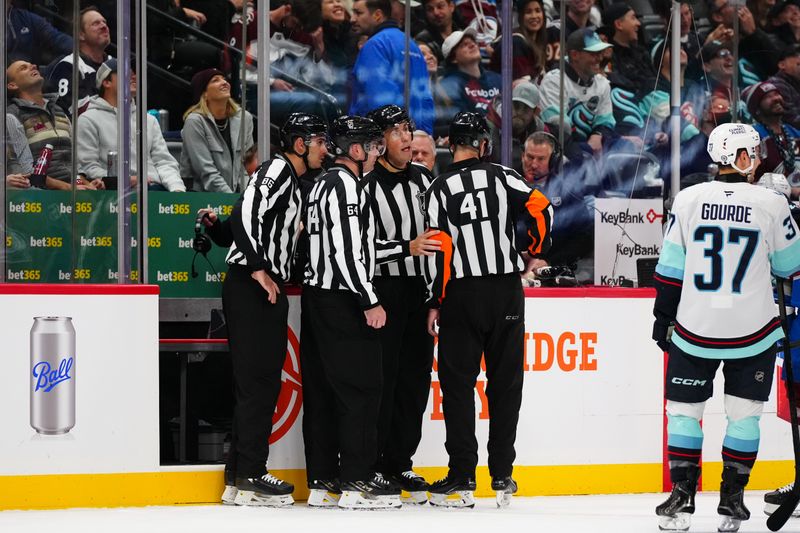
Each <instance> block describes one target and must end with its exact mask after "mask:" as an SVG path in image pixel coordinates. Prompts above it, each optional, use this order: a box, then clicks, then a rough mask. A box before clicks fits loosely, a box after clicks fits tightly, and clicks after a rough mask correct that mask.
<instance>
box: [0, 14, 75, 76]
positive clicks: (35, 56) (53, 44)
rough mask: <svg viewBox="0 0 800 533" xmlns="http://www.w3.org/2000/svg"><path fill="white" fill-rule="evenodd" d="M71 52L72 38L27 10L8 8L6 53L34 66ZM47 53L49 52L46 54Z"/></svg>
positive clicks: (13, 59)
mask: <svg viewBox="0 0 800 533" xmlns="http://www.w3.org/2000/svg"><path fill="white" fill-rule="evenodd" d="M70 53H72V37H70V36H69V35H67V34H65V33H61V32H60V31H58V30H57V29H55V28H54V27H53V26H52V25H51V24H50V23H49V22H48V21H47V20H46V19H44V18H42V17H40V16H39V15H36V14H34V13H31V12H30V11H27V10H25V9H20V8H18V7H13V5H12V3H11V2H7V7H6V56H7V61H8V64H11V63H12V62H14V61H17V60H23V61H28V62H30V63H33V64H35V65H42V64H45V63H49V62H50V61H51V60H52V59H53V58H55V57H60V56H62V55H64V54H70ZM45 54H48V55H45Z"/></svg>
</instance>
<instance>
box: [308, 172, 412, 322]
mask: <svg viewBox="0 0 800 533" xmlns="http://www.w3.org/2000/svg"><path fill="white" fill-rule="evenodd" d="M307 202H308V204H307V205H306V207H305V210H304V212H303V226H304V227H305V230H306V231H307V232H308V264H307V265H306V274H305V280H304V283H305V284H306V285H310V286H312V287H317V288H319V289H332V290H342V289H344V290H349V291H351V292H353V293H355V294H356V296H357V298H358V302H359V304H360V305H361V307H362V308H364V309H369V308H372V307H375V306H377V305H379V303H380V302H379V301H378V295H377V293H376V292H375V287H374V286H373V284H372V277H373V276H374V274H375V266H376V264H377V263H379V262H385V261H396V260H398V259H400V258H401V257H403V255H404V252H403V247H402V244H401V243H400V242H399V241H384V240H376V238H375V216H374V214H373V212H372V205H371V200H370V198H369V194H368V193H367V191H366V189H365V188H364V185H363V184H362V183H361V182H360V181H359V180H358V178H357V177H356V176H355V175H353V174H352V173H351V172H350V170H349V169H348V168H346V167H344V166H339V165H335V166H333V167H331V168H330V169H329V170H328V172H326V173H325V174H324V175H323V176H322V177H321V178H320V179H319V181H318V182H317V183H316V184H314V187H313V188H312V189H311V192H310V193H309V195H308V199H307Z"/></svg>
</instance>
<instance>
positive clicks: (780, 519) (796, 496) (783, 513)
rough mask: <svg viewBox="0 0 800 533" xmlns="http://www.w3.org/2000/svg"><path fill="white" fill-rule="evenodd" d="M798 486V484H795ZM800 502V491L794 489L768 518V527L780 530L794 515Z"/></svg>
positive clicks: (771, 529)
mask: <svg viewBox="0 0 800 533" xmlns="http://www.w3.org/2000/svg"><path fill="white" fill-rule="evenodd" d="M795 486H797V485H795ZM798 503H800V491H797V490H792V492H791V493H790V494H789V496H788V497H787V498H786V501H784V502H783V503H782V504H781V505H780V507H778V508H777V509H775V512H774V513H772V515H771V516H770V517H769V518H767V527H768V528H769V530H770V531H778V530H779V529H780V528H782V527H783V526H784V525H785V524H786V521H787V520H789V518H790V517H791V516H792V513H793V512H794V510H795V508H796V507H797V504H798Z"/></svg>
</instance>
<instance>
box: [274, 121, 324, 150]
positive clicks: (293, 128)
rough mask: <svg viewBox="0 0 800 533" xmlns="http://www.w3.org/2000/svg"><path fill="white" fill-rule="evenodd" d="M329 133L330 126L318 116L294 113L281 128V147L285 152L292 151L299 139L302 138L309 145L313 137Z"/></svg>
mask: <svg viewBox="0 0 800 533" xmlns="http://www.w3.org/2000/svg"><path fill="white" fill-rule="evenodd" d="M327 133H328V125H327V124H325V122H324V121H323V120H322V119H321V118H319V117H318V116H317V115H309V114H308V113H292V114H291V115H289V118H287V119H286V122H285V123H284V124H283V127H282V128H281V147H282V148H283V149H284V150H292V149H293V148H292V146H293V144H294V140H295V139H296V138H297V137H300V138H302V139H303V140H304V141H305V143H306V145H308V143H309V139H310V138H311V137H314V136H317V135H326V134H327Z"/></svg>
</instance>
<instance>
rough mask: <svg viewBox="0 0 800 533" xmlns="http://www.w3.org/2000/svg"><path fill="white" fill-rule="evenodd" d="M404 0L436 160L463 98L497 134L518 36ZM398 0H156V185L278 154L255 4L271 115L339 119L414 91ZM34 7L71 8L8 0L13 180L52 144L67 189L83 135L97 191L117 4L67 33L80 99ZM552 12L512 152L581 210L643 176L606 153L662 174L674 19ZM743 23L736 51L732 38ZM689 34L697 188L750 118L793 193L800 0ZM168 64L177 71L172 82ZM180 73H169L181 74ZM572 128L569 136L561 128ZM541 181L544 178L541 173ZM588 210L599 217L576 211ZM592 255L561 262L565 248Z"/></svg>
mask: <svg viewBox="0 0 800 533" xmlns="http://www.w3.org/2000/svg"><path fill="white" fill-rule="evenodd" d="M405 1H408V2H409V3H410V8H411V10H412V15H413V16H412V17H411V27H410V28H408V30H409V32H410V34H411V35H412V37H413V40H412V41H411V42H410V43H409V52H410V57H409V58H408V59H409V61H408V63H409V67H410V76H409V78H410V80H409V81H410V84H409V89H410V94H409V111H410V114H411V116H412V117H413V119H414V121H415V125H416V129H417V130H419V131H420V132H424V133H425V134H424V135H423V134H422V133H419V134H418V135H417V136H416V138H415V142H414V153H415V159H417V158H419V159H418V160H419V161H424V162H425V164H426V165H428V164H430V166H431V167H435V166H436V165H437V157H436V156H437V149H438V154H439V155H440V159H442V157H441V154H442V153H444V152H445V150H443V149H444V148H446V147H447V139H446V131H447V125H448V123H449V121H450V120H451V118H452V117H453V116H454V115H455V114H456V113H457V112H459V111H478V112H480V113H484V114H485V115H486V117H487V119H488V122H489V124H490V127H491V128H492V132H493V137H494V141H495V145H496V146H497V145H498V144H499V142H500V129H501V125H502V118H503V117H504V115H503V109H502V106H501V105H500V102H501V90H502V83H501V79H502V77H501V68H500V65H501V61H500V57H501V53H502V43H501V39H502V35H503V33H504V31H506V29H505V28H502V27H500V24H499V7H500V3H499V2H496V0H419V1H418V0H405ZM405 1H401V0H272V1H271V2H269V4H267V3H266V2H265V1H264V0H249V1H248V0H180V1H179V0H152V1H150V2H148V4H149V5H150V7H151V8H152V9H149V10H148V24H149V28H148V32H147V37H146V38H147V42H148V60H149V62H150V64H151V66H154V67H157V69H160V70H156V71H153V72H156V74H150V75H149V78H150V83H149V85H150V86H149V87H148V103H149V106H150V107H151V108H165V109H167V110H168V111H169V117H170V119H169V122H168V123H166V124H164V123H162V126H165V129H166V130H169V131H165V132H163V133H164V134H165V135H166V136H167V138H168V139H169V138H170V136H171V138H172V139H177V133H178V132H180V133H181V137H180V139H181V141H182V143H183V149H182V150H181V155H180V157H179V158H178V159H179V160H180V162H179V164H178V161H175V159H174V158H172V156H170V155H169V152H168V150H166V145H165V143H164V139H163V136H162V132H161V130H160V128H159V126H158V124H157V123H156V121H155V119H153V118H152V117H150V118H148V121H147V128H148V139H152V143H155V144H152V143H151V146H149V147H148V149H149V150H150V151H151V154H150V155H149V157H150V158H151V159H149V160H148V170H147V182H148V184H149V185H150V186H153V187H154V188H158V187H161V188H163V189H166V190H170V191H180V190H184V189H185V187H184V186H183V185H182V183H181V181H182V180H180V179H179V178H188V179H191V180H192V183H193V186H192V188H193V189H194V190H198V191H219V192H236V191H240V190H242V188H243V186H244V184H245V183H246V180H247V175H248V170H247V169H248V168H252V166H253V161H254V160H255V161H257V160H259V159H264V157H266V154H262V155H261V156H259V155H257V154H255V153H254V150H255V148H254V146H255V141H256V138H255V137H256V136H257V131H259V129H258V128H255V126H254V124H255V123H256V122H257V118H256V117H254V115H256V109H257V105H256V102H257V100H258V97H259V96H260V94H261V91H260V90H259V88H258V86H257V83H256V82H257V80H256V69H257V63H258V60H259V58H258V57H257V52H256V51H257V46H256V45H257V38H258V32H257V28H256V14H257V12H258V9H269V23H270V27H269V32H268V34H269V39H270V57H269V61H270V64H271V65H272V67H273V69H272V71H271V76H270V79H269V84H270V88H271V96H270V103H271V118H272V122H273V123H276V124H277V123H280V122H281V119H282V117H285V116H287V115H288V114H289V113H291V112H293V111H306V112H311V113H316V114H318V115H320V116H322V117H323V118H324V119H326V120H328V121H330V120H332V119H333V118H334V117H335V116H338V115H339V114H341V113H342V112H344V111H347V112H349V113H353V114H361V115H364V114H366V113H367V112H369V111H370V110H372V109H374V108H376V107H378V106H381V105H385V104H389V103H394V104H399V105H404V104H405V97H404V88H405V76H404V72H405V66H406V58H405V47H406V43H405V37H404V30H405V28H404V25H405V16H404V13H405V9H406V5H405ZM565 1H567V0H565ZM36 4H47V6H50V7H51V8H53V6H56V7H55V8H53V9H55V11H56V12H59V9H58V6H59V5H60V4H61V3H60V2H57V1H56V2H47V3H43V2H27V3H25V4H23V3H22V2H16V3H14V2H12V3H8V7H7V13H6V17H7V26H8V31H7V41H6V47H7V52H8V54H7V55H8V61H7V71H6V74H7V82H8V85H7V104H8V105H7V112H8V116H7V117H6V124H7V130H9V134H8V138H9V141H11V140H13V139H17V140H19V139H20V138H27V139H28V141H29V142H28V147H27V148H28V151H27V153H25V151H24V150H22V149H21V148H19V147H18V146H17V145H19V144H20V143H19V142H17V143H16V144H12V143H11V142H8V143H7V150H6V151H7V158H8V159H9V162H10V164H9V169H13V172H12V171H9V172H8V174H9V178H8V179H7V184H8V185H9V186H17V187H24V186H25V185H26V180H25V176H26V170H28V169H29V166H30V161H31V159H35V158H36V157H37V155H38V153H39V152H40V149H41V147H42V146H43V145H44V144H52V145H53V147H54V154H53V162H52V164H51V170H50V171H49V173H48V174H49V179H48V180H47V185H48V186H49V187H53V188H64V187H69V186H71V182H72V178H73V176H72V175H71V172H72V170H71V165H70V164H69V163H70V160H69V158H70V154H71V151H72V143H73V142H77V143H78V164H77V168H78V176H76V180H80V183H79V185H80V186H81V187H84V188H96V187H101V186H102V181H98V177H100V176H101V174H103V172H104V171H105V169H104V167H105V162H104V157H105V154H104V152H108V151H111V150H112V148H115V145H113V146H112V144H113V143H111V144H109V143H108V142H107V139H112V138H115V135H113V134H111V133H109V134H106V133H105V131H104V130H106V129H111V128H112V125H113V123H114V120H112V119H114V118H115V117H116V101H115V98H110V97H109V91H113V89H111V85H112V84H115V79H114V77H113V76H110V75H106V78H105V79H104V80H99V79H98V77H97V72H98V71H99V69H101V68H102V65H104V64H105V63H107V62H108V60H109V59H110V58H111V56H113V55H114V52H115V48H114V44H113V41H114V40H115V35H114V34H113V27H114V25H115V20H114V19H115V15H116V14H115V13H111V12H110V11H113V9H111V8H110V7H108V5H106V4H107V3H100V4H98V6H99V7H87V8H86V9H84V10H82V11H81V18H80V21H79V22H78V24H77V26H76V27H77V30H76V31H77V33H76V34H75V36H74V37H75V39H77V41H78V48H79V50H80V59H79V61H78V87H77V91H78V99H77V100H78V109H77V110H73V109H72V92H73V90H75V88H73V87H72V78H73V74H72V73H73V68H74V65H73V61H72V55H71V50H72V46H73V38H72V37H71V34H72V31H71V29H70V28H71V27H70V26H69V25H68V22H65V21H64V19H59V18H57V17H50V18H48V16H47V12H46V10H45V11H42V10H38V11H37V9H36ZM65 4H66V3H65ZM112 4H113V3H112ZM559 7H560V6H559V0H517V1H516V2H515V3H514V17H513V26H512V27H511V28H509V29H508V31H509V32H511V33H512V40H511V42H512V46H513V61H512V73H511V75H512V78H513V91H514V92H513V108H512V110H511V111H510V112H509V113H508V114H507V115H508V116H509V118H510V119H511V120H512V139H510V142H511V143H512V154H513V164H512V166H514V167H515V168H516V169H517V170H519V171H520V172H521V173H522V174H523V175H524V176H525V177H526V179H528V180H529V181H530V182H531V183H532V184H533V185H535V186H540V187H542V188H543V189H544V188H547V189H548V190H555V189H554V187H555V185H553V183H554V181H556V180H568V181H569V185H570V186H569V187H568V191H569V194H566V195H565V194H561V193H559V194H558V195H557V196H559V197H562V196H563V197H567V196H568V197H570V198H581V199H582V200H581V202H582V203H583V204H586V205H587V206H588V205H589V201H588V200H587V199H588V198H590V197H594V196H597V195H602V194H612V195H613V193H614V192H626V191H627V192H630V188H631V187H633V186H634V185H632V184H625V187H622V189H621V190H617V191H614V190H610V188H613V187H617V189H620V187H619V184H618V183H617V184H614V185H612V184H609V182H608V181H607V180H606V178H607V172H606V168H605V163H606V161H607V159H608V157H609V156H610V155H612V154H614V155H616V154H620V153H622V154H629V156H630V157H631V158H633V159H635V158H646V160H647V161H649V162H654V163H655V164H657V168H658V171H659V172H660V177H661V178H663V179H664V181H665V182H666V183H668V181H669V175H670V171H671V169H670V157H669V155H670V152H671V146H670V143H671V142H672V141H671V133H672V132H671V131H670V128H671V122H670V120H669V118H670V93H671V82H672V80H671V69H670V61H671V57H670V46H668V44H669V39H668V35H667V32H666V28H668V27H669V22H670V2H669V1H667V0H633V2H632V3H627V2H624V1H618V0H568V4H567V6H566V17H565V19H564V20H559V19H558V12H559ZM68 11H69V10H68V9H61V10H60V13H61V14H62V15H63V14H64V13H67V12H68ZM67 18H68V17H67ZM737 19H738V26H739V31H740V39H739V42H738V50H737V52H738V59H739V60H738V63H736V62H735V55H736V54H734V49H733V46H734V31H733V26H734V21H735V20H737ZM110 28H111V29H110ZM680 28H681V30H680V31H681V36H680V39H681V56H680V66H681V68H680V72H681V79H680V86H681V98H682V105H681V107H680V119H681V121H680V131H679V132H678V133H679V139H680V143H681V153H682V157H681V169H680V170H681V175H682V177H684V178H686V180H687V183H688V182H691V181H692V180H693V179H697V175H698V174H704V173H705V174H707V173H708V163H709V162H710V161H709V160H708V156H707V154H706V151H705V142H706V140H707V135H708V133H709V132H710V130H711V129H713V127H714V126H715V125H716V124H719V123H722V122H726V121H730V120H742V121H745V122H748V123H752V124H754V125H755V126H756V127H757V129H758V130H759V132H760V133H761V135H762V137H763V138H764V140H765V142H764V161H763V163H762V165H761V168H760V170H759V173H764V172H781V173H783V174H785V175H786V176H787V177H788V178H789V181H790V183H791V184H792V186H793V190H794V191H795V192H800V177H799V176H800V173H798V172H797V171H798V170H800V168H799V167H797V166H796V165H797V160H798V155H800V151H799V150H798V138H800V130H798V129H797V128H800V0H748V1H747V5H746V6H744V7H738V8H737V7H735V5H734V3H733V2H729V1H727V0H703V1H701V2H692V3H689V2H683V3H682V4H681V9H680ZM562 33H563V34H564V35H563V38H564V40H565V42H566V46H565V48H564V49H563V50H562V49H561V47H560V40H561V38H562ZM245 38H246V40H247V46H246V47H245V48H246V55H245V58H244V61H245V62H246V67H245V72H244V77H245V82H246V84H245V85H246V86H247V90H246V91H245V92H244V94H242V93H241V91H240V89H239V87H240V76H241V68H240V67H241V61H242V56H241V54H240V53H239V52H238V51H237V49H239V48H242V46H243V41H244V40H245ZM562 55H563V56H564V59H565V72H564V73H563V79H564V83H565V87H564V93H565V97H566V100H565V102H564V105H563V107H562V105H561V100H560V95H561V78H562V73H561V72H560V71H559V59H560V57H561V56H562ZM159 72H162V73H167V74H168V76H167V77H166V78H161V77H159V76H160V74H158V73H159ZM170 76H171V77H170ZM175 79H177V80H178V81H179V82H180V81H181V80H182V82H181V83H177V82H175ZM734 79H737V80H738V87H736V89H737V90H738V91H741V98H740V99H739V100H738V105H736V104H734V101H735V98H736V93H737V91H734V87H733V82H734ZM170 80H172V81H170ZM173 82H175V83H177V85H174V84H173V85H170V83H173ZM107 86H108V87H107ZM114 87H116V85H114ZM101 93H102V94H101ZM84 112H85V113H84ZM76 113H77V114H81V113H84V115H85V118H86V120H85V121H84V120H83V115H81V118H80V120H79V121H78V127H77V131H76V132H73V131H72V124H73V123H74V121H75V115H76ZM104 113H105V114H104ZM562 124H563V126H564V131H563V132H561V135H559V131H558V128H559V126H560V125H562ZM98 128H99V129H98ZM84 129H85V130H86V131H85V132H84V131H83V130H84ZM541 132H544V133H549V134H550V135H551V136H552V137H547V138H545V141H547V140H555V139H558V138H559V137H560V136H561V137H563V139H564V145H563V146H555V147H553V152H556V153H558V154H563V156H564V158H565V159H564V164H563V165H561V164H559V163H560V162H561V158H553V157H547V158H546V159H547V161H548V162H549V163H550V164H551V166H552V168H548V169H547V172H544V173H542V172H541V171H538V170H537V171H534V170H531V168H532V167H531V161H532V160H533V159H534V156H533V155H532V154H533V152H535V151H537V150H538V151H539V152H541V151H542V150H544V151H547V150H546V149H547V146H549V143H548V142H544V141H543V140H542V138H541V137H540V136H535V134H537V133H541ZM534 136H535V137H534ZM98 139H102V140H98ZM18 148H19V149H18ZM90 152H91V153H90ZM497 152H499V150H497V151H496V153H495V155H494V156H493V157H494V158H495V159H496V158H497V157H498V155H497ZM31 154H32V157H31ZM539 155H541V154H539ZM20 162H23V164H21V165H20ZM25 162H27V163H25ZM543 176H546V179H547V180H548V181H549V182H550V183H549V185H547V186H546V187H545V185H544V183H545V182H544V181H542V180H543V179H544V178H543ZM639 177H640V176H631V179H633V178H639ZM558 190H559V191H561V189H558ZM564 190H567V189H564ZM561 192H563V191H561ZM566 203H567V202H565V204H566ZM573 203H574V204H575V205H578V204H579V203H578V202H573ZM572 208H574V205H573V206H572V207H571V209H572ZM587 209H588V207H587ZM557 214H558V213H557ZM581 214H583V213H581ZM562 215H563V216H568V215H566V213H562ZM577 218H578V219H579V220H580V221H582V222H586V223H587V224H589V223H590V221H589V219H588V218H586V217H584V216H581V217H577ZM583 253H584V252H582V251H581V252H580V253H577V252H576V254H574V256H573V257H567V258H564V259H563V260H564V261H568V262H572V261H574V260H575V259H577V258H579V256H580V255H581V254H583Z"/></svg>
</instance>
